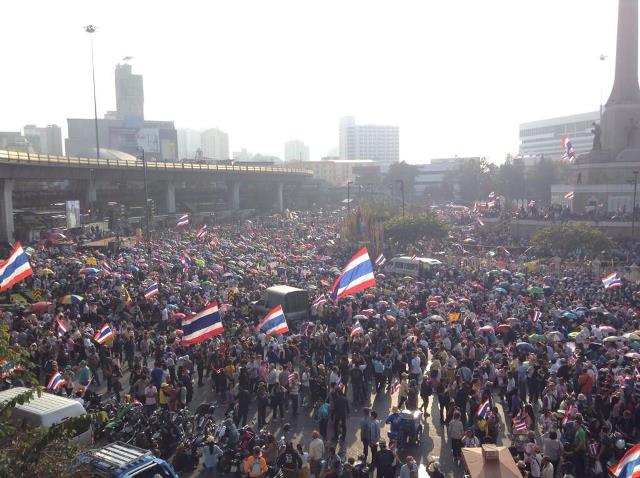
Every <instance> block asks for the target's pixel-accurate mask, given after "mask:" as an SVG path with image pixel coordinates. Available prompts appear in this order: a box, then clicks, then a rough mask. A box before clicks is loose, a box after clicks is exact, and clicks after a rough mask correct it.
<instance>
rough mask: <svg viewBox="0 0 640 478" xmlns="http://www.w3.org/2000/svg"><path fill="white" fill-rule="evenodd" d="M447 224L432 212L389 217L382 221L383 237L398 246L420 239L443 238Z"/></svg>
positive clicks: (446, 230) (445, 234)
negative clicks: (403, 216)
mask: <svg viewBox="0 0 640 478" xmlns="http://www.w3.org/2000/svg"><path fill="white" fill-rule="evenodd" d="M447 232H448V229H447V225H446V224H445V223H444V222H442V221H441V220H440V219H439V218H438V217H436V216H435V215H434V214H419V215H411V216H407V217H405V218H404V219H403V218H402V217H395V218H392V219H389V220H388V221H386V222H385V223H384V235H385V239H387V240H389V241H391V242H394V243H397V244H398V245H399V246H407V245H409V244H413V243H415V242H416V241H418V240H420V239H443V238H445V237H446V236H447Z"/></svg>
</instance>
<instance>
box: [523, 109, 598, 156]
mask: <svg viewBox="0 0 640 478" xmlns="http://www.w3.org/2000/svg"><path fill="white" fill-rule="evenodd" d="M594 122H596V123H599V122H600V113H599V112H598V111H592V112H590V113H582V114H576V115H571V116H560V117H558V118H550V119H544V120H539V121H530V122H528V123H521V124H520V155H521V156H522V157H523V158H524V159H525V164H527V163H528V162H531V161H537V160H538V159H540V157H541V156H542V155H544V157H545V158H547V159H553V160H558V161H559V160H560V159H561V158H562V155H563V154H564V152H565V151H564V149H563V148H562V144H561V142H562V138H563V137H564V135H565V134H566V135H567V136H568V137H569V139H570V140H571V144H572V145H573V149H574V150H575V152H576V155H577V156H579V155H580V154H584V153H588V152H589V151H591V149H592V147H593V132H592V130H593V123H594Z"/></svg>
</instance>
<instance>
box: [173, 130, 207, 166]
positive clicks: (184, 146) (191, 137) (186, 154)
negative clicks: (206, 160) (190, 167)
mask: <svg viewBox="0 0 640 478" xmlns="http://www.w3.org/2000/svg"><path fill="white" fill-rule="evenodd" d="M200 135H201V133H200V131H198V130H195V129H188V128H187V129H179V130H178V158H179V159H194V158H195V157H196V152H197V151H198V149H200V148H201V147H202V142H201V140H200Z"/></svg>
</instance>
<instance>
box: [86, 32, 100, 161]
mask: <svg viewBox="0 0 640 478" xmlns="http://www.w3.org/2000/svg"><path fill="white" fill-rule="evenodd" d="M84 31H85V32H87V33H88V34H89V38H91V78H92V80H93V118H94V121H95V128H96V159H100V139H99V136H98V102H97V100H96V70H95V66H94V61H93V34H94V33H95V32H96V27H95V25H87V26H85V27H84Z"/></svg>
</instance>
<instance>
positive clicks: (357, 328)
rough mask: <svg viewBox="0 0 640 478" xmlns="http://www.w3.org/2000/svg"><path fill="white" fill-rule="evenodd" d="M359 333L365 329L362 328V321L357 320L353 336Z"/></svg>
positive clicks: (352, 332) (352, 330) (362, 332)
mask: <svg viewBox="0 0 640 478" xmlns="http://www.w3.org/2000/svg"><path fill="white" fill-rule="evenodd" d="M359 334H364V329H363V328H362V325H361V324H360V321H356V323H355V324H354V325H353V329H351V337H355V336H356V335H359Z"/></svg>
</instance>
